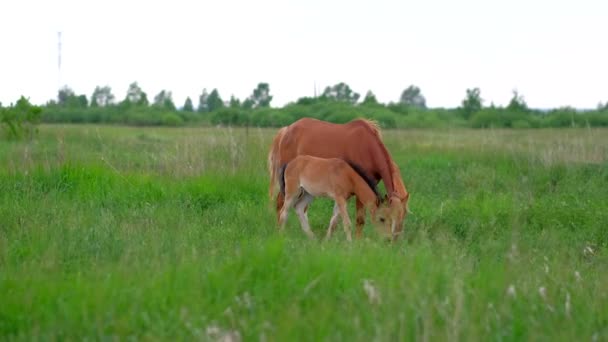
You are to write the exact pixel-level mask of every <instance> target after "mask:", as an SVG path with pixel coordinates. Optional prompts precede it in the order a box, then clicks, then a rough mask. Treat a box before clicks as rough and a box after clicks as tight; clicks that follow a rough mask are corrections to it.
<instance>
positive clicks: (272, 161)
mask: <svg viewBox="0 0 608 342" xmlns="http://www.w3.org/2000/svg"><path fill="white" fill-rule="evenodd" d="M286 130H287V127H281V128H280V129H279V131H278V132H277V134H276V135H275V136H274V139H273V140H272V145H271V146H270V151H269V152H268V173H270V189H269V195H270V198H272V196H273V195H274V186H275V184H276V182H277V179H276V176H277V171H278V169H279V165H278V163H279V160H278V159H279V158H278V157H279V156H278V154H279V148H280V147H281V139H283V135H285V131H286Z"/></svg>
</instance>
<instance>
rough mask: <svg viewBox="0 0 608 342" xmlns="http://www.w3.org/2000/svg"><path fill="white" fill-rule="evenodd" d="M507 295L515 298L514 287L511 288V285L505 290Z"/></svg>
mask: <svg viewBox="0 0 608 342" xmlns="http://www.w3.org/2000/svg"><path fill="white" fill-rule="evenodd" d="M507 295H509V296H510V297H513V298H515V296H516V293H515V286H513V284H511V285H509V288H508V289H507Z"/></svg>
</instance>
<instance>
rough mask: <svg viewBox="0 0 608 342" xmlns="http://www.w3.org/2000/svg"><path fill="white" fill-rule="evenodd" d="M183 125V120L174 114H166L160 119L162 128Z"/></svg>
mask: <svg viewBox="0 0 608 342" xmlns="http://www.w3.org/2000/svg"><path fill="white" fill-rule="evenodd" d="M183 123H184V119H182V118H181V117H180V116H179V115H177V114H175V113H166V114H164V115H163V116H162V118H161V124H162V125H164V126H180V125H181V124H183Z"/></svg>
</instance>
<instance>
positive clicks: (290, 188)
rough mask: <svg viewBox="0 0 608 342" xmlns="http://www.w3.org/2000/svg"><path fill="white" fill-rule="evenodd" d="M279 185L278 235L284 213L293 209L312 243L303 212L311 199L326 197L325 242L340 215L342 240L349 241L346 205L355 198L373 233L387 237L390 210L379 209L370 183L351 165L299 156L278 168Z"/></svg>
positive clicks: (283, 219)
mask: <svg viewBox="0 0 608 342" xmlns="http://www.w3.org/2000/svg"><path fill="white" fill-rule="evenodd" d="M279 181H280V186H281V194H282V195H284V196H285V202H284V203H283V206H282V208H281V211H280V214H279V225H280V230H281V231H282V230H283V229H284V228H285V222H286V220H287V213H288V211H289V209H290V208H291V207H292V206H293V207H294V208H295V210H296V213H297V214H298V217H299V219H300V225H301V227H302V230H303V231H304V233H305V234H306V235H307V236H308V237H309V238H311V239H314V234H313V232H312V231H311V230H310V225H309V224H308V217H307V215H306V208H307V206H308V204H310V202H312V200H313V199H314V198H315V197H329V198H332V199H333V200H334V202H335V204H334V212H333V215H332V217H331V220H330V221H329V228H328V229H327V235H326V237H325V239H326V240H327V239H329V238H330V237H331V234H332V233H333V230H334V228H335V226H336V224H337V221H338V215H340V216H342V223H343V225H344V232H345V233H346V239H347V240H348V241H352V237H351V231H350V226H351V222H350V219H349V217H348V212H347V210H346V201H347V200H348V199H349V198H350V197H351V196H353V195H355V196H357V198H358V199H360V200H361V202H362V203H363V204H364V206H365V207H366V208H367V209H368V210H369V211H370V212H371V216H372V223H373V224H374V225H375V226H376V229H378V230H383V233H384V234H385V235H386V234H390V227H391V225H390V224H389V223H388V220H387V219H386V217H391V215H388V211H389V210H390V209H389V208H388V207H387V206H386V205H384V206H383V207H381V208H379V206H380V204H381V203H382V200H381V199H380V196H379V194H378V191H377V189H376V186H375V184H374V182H373V181H372V180H371V178H369V177H368V176H367V175H366V174H365V173H364V172H363V171H362V170H361V168H359V167H358V166H357V165H355V164H349V163H348V162H346V161H344V160H342V159H338V158H329V159H324V158H318V157H313V156H309V155H300V156H298V157H296V158H294V159H292V160H291V161H290V162H289V163H287V164H284V165H283V166H282V167H281V170H280V177H279Z"/></svg>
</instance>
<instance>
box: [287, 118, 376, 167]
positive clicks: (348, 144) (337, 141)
mask: <svg viewBox="0 0 608 342" xmlns="http://www.w3.org/2000/svg"><path fill="white" fill-rule="evenodd" d="M370 133H371V131H370V130H369V129H367V128H366V127H365V126H364V125H362V124H361V122H359V121H351V122H349V123H346V124H335V123H330V122H326V121H321V120H318V119H313V118H302V119H300V120H298V121H296V122H294V123H293V124H291V125H290V126H289V127H288V129H287V130H286V132H285V134H284V136H283V139H282V141H281V150H282V153H281V154H282V158H281V159H283V160H285V161H288V160H291V159H293V158H295V157H296V156H298V155H303V154H305V155H311V156H317V157H321V158H340V159H345V158H356V157H357V154H359V153H361V152H362V150H364V149H365V146H366V145H367V144H368V143H370V142H371V141H370V139H373V134H370Z"/></svg>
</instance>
